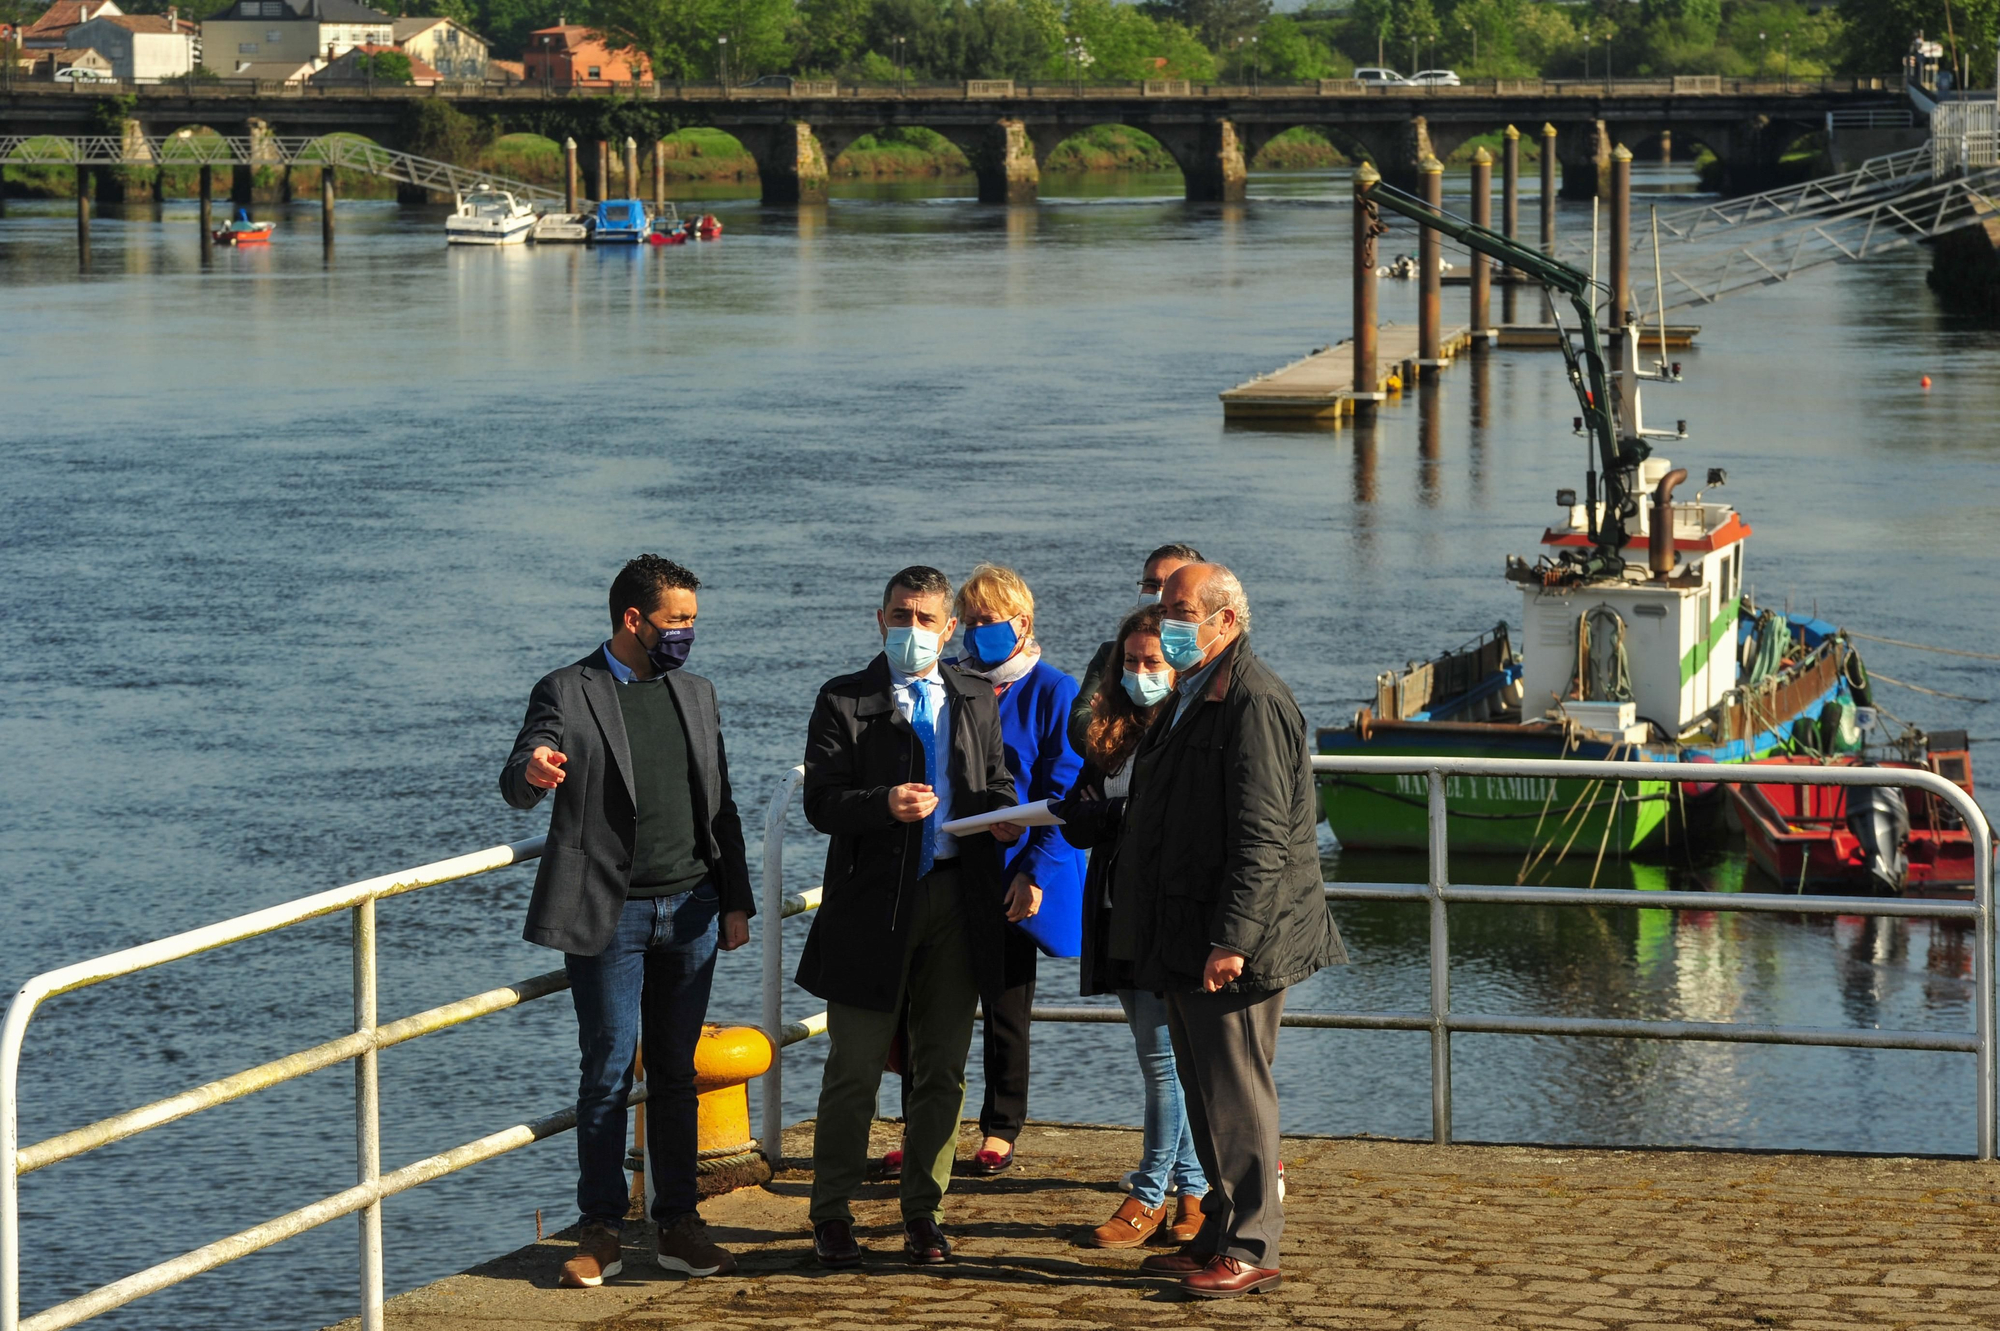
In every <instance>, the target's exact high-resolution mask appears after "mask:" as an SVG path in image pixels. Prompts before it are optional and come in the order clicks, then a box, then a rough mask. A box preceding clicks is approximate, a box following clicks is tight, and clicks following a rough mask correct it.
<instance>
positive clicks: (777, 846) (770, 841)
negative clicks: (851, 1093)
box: [757, 766, 806, 1170]
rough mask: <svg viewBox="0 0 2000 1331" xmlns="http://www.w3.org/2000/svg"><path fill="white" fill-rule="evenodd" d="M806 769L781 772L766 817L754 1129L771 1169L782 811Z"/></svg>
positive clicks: (777, 1113) (780, 1081) (776, 1115)
mask: <svg viewBox="0 0 2000 1331" xmlns="http://www.w3.org/2000/svg"><path fill="white" fill-rule="evenodd" d="M805 775H806V769H805V768H804V767H803V766H800V767H794V768H793V769H792V770H791V771H789V772H787V773H785V781H784V784H783V785H781V786H779V787H778V793H777V794H776V795H773V796H772V797H771V807H770V808H769V809H767V810H766V811H765V813H764V900H763V904H762V905H761V906H759V907H758V909H759V910H760V911H761V912H762V913H763V916H764V961H763V971H764V973H763V976H762V977H761V978H762V980H763V988H764V1035H765V1037H766V1038H767V1039H769V1040H770V1042H771V1068H770V1071H768V1072H766V1073H765V1074H764V1077H763V1085H762V1086H761V1087H760V1088H759V1089H760V1090H761V1092H762V1103H763V1112H762V1115H761V1117H760V1119H759V1122H758V1124H757V1131H758V1133H759V1134H760V1135H761V1137H762V1140H763V1144H764V1158H765V1159H766V1160H769V1161H770V1162H771V1168H772V1169H774V1170H775V1169H782V1168H783V1167H784V1159H785V810H786V809H787V808H788V807H790V805H791V802H792V792H793V791H795V790H797V789H798V788H799V783H800V782H802V781H804V780H805Z"/></svg>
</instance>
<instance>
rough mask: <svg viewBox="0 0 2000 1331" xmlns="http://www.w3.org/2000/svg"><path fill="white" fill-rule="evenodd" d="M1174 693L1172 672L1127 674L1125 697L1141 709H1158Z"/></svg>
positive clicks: (1136, 671) (1130, 672)
mask: <svg viewBox="0 0 2000 1331" xmlns="http://www.w3.org/2000/svg"><path fill="white" fill-rule="evenodd" d="M1173 691H1174V676H1173V672H1172V671H1168V670H1162V671H1160V672H1159V673H1158V674H1157V675H1149V674H1146V673H1145V672H1143V671H1138V670H1127V671H1126V672H1125V696H1126V697H1128V698H1130V699H1131V700H1132V701H1133V702H1135V703H1137V704H1138V705H1139V706H1141V707H1157V706H1159V705H1160V704H1161V703H1163V702H1165V701H1166V700H1167V695H1169V694H1171V693H1172V692H1173Z"/></svg>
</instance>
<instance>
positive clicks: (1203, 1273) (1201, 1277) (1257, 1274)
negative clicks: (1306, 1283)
mask: <svg viewBox="0 0 2000 1331" xmlns="http://www.w3.org/2000/svg"><path fill="white" fill-rule="evenodd" d="M1284 1283H1285V1278H1284V1276H1282V1275H1280V1274H1279V1273H1278V1272H1277V1271H1275V1270H1263V1269H1260V1268H1258V1267H1255V1266H1252V1265H1250V1264H1249V1263H1248V1262H1239V1261H1237V1260H1236V1259H1235V1258H1234V1257H1224V1256H1222V1255H1220V1254H1217V1255H1216V1256H1214V1257H1211V1258H1209V1259H1208V1265H1207V1266H1204V1267H1202V1268H1201V1270H1199V1271H1197V1272H1195V1273H1194V1274H1193V1275H1191V1276H1189V1277H1188V1278H1187V1279H1185V1280H1183V1281H1181V1288H1182V1289H1184V1290H1186V1291H1187V1292H1188V1293H1190V1294H1192V1295H1194V1296H1195V1297H1196V1298H1198V1299H1235V1298H1241V1297H1242V1296H1243V1295H1245V1294H1262V1293H1263V1292H1264V1291H1265V1290H1269V1289H1276V1288H1277V1287H1278V1286H1280V1285H1282V1284H1284Z"/></svg>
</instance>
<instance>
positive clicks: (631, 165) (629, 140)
mask: <svg viewBox="0 0 2000 1331" xmlns="http://www.w3.org/2000/svg"><path fill="white" fill-rule="evenodd" d="M625 197H626V198H628V199H636V198H638V197H639V140H637V139H635V138H633V137H632V136H631V135H630V134H627V135H626V136H625Z"/></svg>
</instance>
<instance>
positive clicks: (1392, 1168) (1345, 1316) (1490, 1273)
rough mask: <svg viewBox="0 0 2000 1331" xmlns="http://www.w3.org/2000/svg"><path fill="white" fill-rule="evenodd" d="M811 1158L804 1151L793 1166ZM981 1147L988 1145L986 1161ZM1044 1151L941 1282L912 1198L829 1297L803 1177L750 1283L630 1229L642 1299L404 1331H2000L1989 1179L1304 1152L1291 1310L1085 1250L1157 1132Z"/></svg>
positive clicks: (748, 1266) (776, 1197)
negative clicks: (1119, 1184)
mask: <svg viewBox="0 0 2000 1331" xmlns="http://www.w3.org/2000/svg"><path fill="white" fill-rule="evenodd" d="M892 1131H893V1129H892V1128H891V1127H890V1126H889V1125H878V1128H877V1147H878V1149H880V1148H881V1147H883V1146H886V1145H887V1144H889V1142H890V1140H891V1135H890V1134H891V1132H892ZM809 1133H810V1129H809V1128H798V1129H793V1130H792V1131H790V1132H788V1133H787V1134H786V1149H787V1152H788V1154H789V1155H790V1157H791V1158H792V1159H795V1160H796V1159H799V1158H801V1157H803V1156H805V1155H806V1154H807V1152H808V1150H809V1148H810V1135H809ZM975 1147H976V1142H975V1141H974V1140H973V1138H972V1135H971V1129H970V1126H969V1125H968V1129H967V1133H966V1135H965V1136H964V1138H963V1139H962V1141H961V1158H965V1157H968V1156H969V1155H970V1154H971V1151H972V1150H973V1149H974V1148H975ZM1020 1151H1021V1155H1020V1161H1019V1163H1017V1164H1016V1166H1015V1168H1014V1170H1013V1171H1011V1172H1009V1173H1007V1174H1003V1175H1001V1176H1000V1177H998V1178H994V1179H974V1178H961V1179H959V1180H956V1181H955V1182H954V1184H953V1187H952V1192H951V1195H950V1197H949V1198H948V1200H947V1206H948V1208H949V1214H948V1215H947V1218H946V1225H947V1230H948V1232H949V1233H950V1234H951V1236H952V1238H953V1240H954V1241H955V1243H956V1245H957V1253H958V1257H957V1261H956V1262H955V1264H954V1265H953V1266H951V1267H948V1268H945V1269H944V1270H943V1271H942V1272H941V1273H931V1272H925V1273H922V1274H919V1273H917V1272H915V1271H913V1270H912V1269H911V1268H909V1267H906V1266H904V1265H903V1264H902V1262H901V1260H900V1241H901V1240H900V1229H899V1226H898V1225H897V1213H896V1205H895V1200H894V1196H893V1193H892V1190H891V1187H890V1185H887V1184H875V1185H871V1186H870V1189H869V1195H868V1196H867V1197H866V1198H864V1199H862V1200H861V1201H860V1202H859V1203H858V1205H857V1207H856V1210H857V1218H858V1220H859V1222H860V1226H861V1237H862V1242H863V1245H864V1246H865V1247H870V1248H872V1249H873V1255H872V1256H871V1257H870V1258H869V1259H868V1262H867V1264H866V1265H865V1266H864V1267H863V1269H862V1270H861V1271H859V1272H823V1271H821V1270H820V1269H819V1268H818V1267H817V1266H816V1265H815V1264H814V1262H813V1260H812V1255H811V1251H810V1244H809V1236H808V1233H807V1227H806V1223H805V1212H806V1189H807V1185H808V1179H809V1176H808V1174H807V1173H806V1172H805V1171H804V1170H798V1169H794V1170H788V1171H786V1172H785V1173H783V1174H780V1175H779V1176H778V1177H777V1178H776V1179H774V1180H773V1181H772V1183H771V1184H770V1185H769V1186H768V1187H765V1188H752V1189H745V1190H743V1191H740V1192H736V1193H732V1194H730V1195H728V1196H725V1197H720V1198H717V1199H715V1200H713V1201H711V1202H709V1203H708V1204H707V1205H706V1206H705V1207H704V1211H705V1213H706V1214H707V1216H708V1218H709V1223H710V1225H711V1227H712V1229H713V1230H714V1232H715V1234H716V1236H717V1237H718V1239H719V1240H721V1241H722V1242H724V1243H725V1244H727V1245H729V1246H730V1247H731V1248H733V1249H734V1250H735V1251H736V1252H737V1253H738V1255H739V1257H740V1259H741V1263H742V1270H741V1271H740V1273H739V1274H737V1275H735V1276H731V1277H727V1278H714V1279H709V1280H686V1279H683V1278H680V1277H678V1276H674V1275H670V1274H669V1273H667V1272H665V1271H662V1270H661V1269H659V1267H658V1266H656V1265H655V1264H654V1263H653V1260H652V1252H651V1233H650V1231H649V1230H646V1231H643V1232H637V1233H635V1232H634V1231H633V1230H631V1229H628V1231H627V1233H628V1236H629V1239H628V1246H627V1249H626V1261H625V1272H624V1274H623V1275H622V1276H620V1277H618V1278H616V1279H614V1280H612V1281H610V1282H607V1283H606V1284H605V1285H604V1286H603V1287H602V1288H600V1289H594V1290H566V1289H561V1288H559V1287H557V1286H556V1283H555V1274H556V1268H557V1267H558V1266H559V1265H560V1263H561V1262H562V1260H563V1259H564V1257H565V1256H566V1255H567V1253H568V1251H569V1247H568V1245H567V1243H565V1242H564V1241H563V1240H564V1239H565V1238H567V1235H559V1236H551V1237H550V1238H549V1239H548V1240H546V1241H545V1242H543V1243H540V1244H536V1245H531V1246H529V1247H527V1248H523V1249H521V1250H520V1251H518V1252H515V1253H512V1254H510V1255H508V1256H506V1257H503V1258H500V1259H499V1260H497V1261H494V1262H490V1263H488V1264H486V1265H484V1266H480V1267H475V1268H474V1269H472V1270H470V1271H468V1272H466V1273H465V1274H463V1275H460V1276H454V1277H452V1278H450V1279H448V1280H443V1281H440V1282H438V1283H437V1284H435V1285H431V1286H429V1287H427V1288H425V1289H420V1290H415V1291H412V1292H411V1293H409V1294H405V1295H403V1296H401V1297H399V1298H397V1299H395V1300H394V1301H393V1302H392V1303H391V1304H390V1308H389V1312H390V1317H389V1326H390V1327H391V1328H394V1331H495V1329H496V1328H499V1327H503V1326H504V1327H520V1328H524V1331H566V1329H567V1328H572V1327H575V1328H581V1327H591V1328H601V1329H602V1331H642V1329H643V1331H654V1329H656V1328H668V1327H697V1326H699V1327H712V1328H745V1329H746V1331H748V1329H750V1328H756V1329H758V1331H783V1329H787V1328H794V1327H797V1328H805V1327H811V1328H814V1331H932V1329H933V1328H938V1327H973V1326H981V1327H986V1326H992V1327H1007V1328H1049V1329H1050V1331H1056V1329H1058V1328H1062V1329H1065V1331H1084V1329H1085V1328H1097V1327H1154V1326H1158V1327H1169V1326H1171V1327H1182V1326H1202V1327H1207V1326H1214V1327H1261V1326H1313V1327H1357V1328H1384V1329H1385V1331H1391V1329H1393V1331H1402V1329H1403V1328H1409V1329H1410V1331H1424V1329H1427V1328H1439V1329H1440V1331H1442V1329H1443V1328H1486V1327H1561V1328H1576V1329H1577V1331H1591V1329H1594V1328H1618V1329H1620V1331H1646V1329H1647V1328H1664V1327H1674V1328H1686V1327H1785V1328H1796V1329H1797V1331H1820V1329H1822V1328H1825V1329H1829V1331H1830V1329H1832V1328H1848V1327H1895V1328H1923V1327H2000V1166H1994V1165H1981V1164H1978V1163H1977V1162H1973V1161H1965V1160H1926V1159H1889V1158H1880V1157H1868V1158H1856V1157H1846V1156H1809V1155H1763V1154H1754V1155H1753V1154H1733V1153H1722V1152H1703V1151H1596V1150H1566V1149H1552V1148H1547V1147H1516V1146H1455V1147H1448V1148H1445V1149H1442V1150H1439V1149H1435V1148H1433V1147H1430V1146H1426V1145H1423V1144H1420V1143H1408V1142H1386V1141H1375V1140H1365V1139H1364V1140H1356V1139H1351V1138H1338V1139H1336V1138H1315V1137H1308V1138H1288V1139H1287V1141H1286V1148H1285V1159H1286V1177H1287V1181H1288V1186H1289V1189H1290V1192H1289V1196H1288V1199H1287V1220H1288V1223H1287V1227H1286V1230H1285V1245H1284V1267H1285V1285H1284V1287H1283V1289H1282V1290H1280V1291H1278V1292H1276V1293H1274V1294H1270V1295H1264V1296H1253V1297H1250V1298H1244V1299H1237V1300H1234V1301H1231V1302H1226V1303H1189V1302H1184V1301H1183V1300H1182V1299H1181V1296H1180V1295H1179V1293H1178V1292H1177V1291H1175V1290H1173V1289H1172V1288H1171V1287H1170V1286H1169V1285H1167V1284H1166V1283H1165V1282H1161V1281H1156V1280H1148V1279H1145V1278H1142V1277H1140V1276H1139V1275H1138V1274H1137V1272H1136V1269H1135V1268H1136V1267H1137V1266H1138V1264H1139V1262H1140V1260H1141V1259H1142V1258H1143V1257H1144V1256H1145V1255H1146V1250H1144V1249H1133V1250H1129V1251H1122V1252H1105V1251H1099V1250H1096V1249H1092V1248H1083V1247H1079V1246H1077V1245H1076V1241H1075V1240H1076V1237H1077V1235H1078V1234H1079V1233H1081V1232H1084V1231H1087V1230H1088V1229H1089V1227H1091V1226H1093V1225H1095V1224H1097V1223H1099V1222H1100V1221H1102V1220H1104V1219H1105V1218H1106V1217H1107V1216H1109V1215H1110V1214H1111V1211H1112V1210H1113V1209H1114V1207H1115V1205H1116V1203H1117V1200H1118V1194H1117V1192H1116V1190H1115V1185H1114V1184H1113V1182H1112V1180H1115V1179H1116V1178H1117V1177H1118V1175H1119V1174H1120V1173H1122V1172H1123V1171H1124V1170H1125V1169H1127V1168H1129V1167H1130V1165H1131V1164H1132V1163H1133V1162H1134V1161H1135V1160H1136V1158H1137V1151H1138V1134H1137V1133H1136V1132H1133V1131H1130V1130H1127V1129H1116V1128H1092V1127H1073V1126H1057V1125H1043V1124H1036V1125H1031V1126H1030V1127H1029V1129H1028V1131H1027V1132H1026V1133H1025V1134H1023V1136H1022V1139H1021V1145H1020ZM635 1228H640V1227H635ZM355 1325H356V1324H355V1323H353V1322H347V1323H343V1324H342V1327H343V1328H346V1327H353V1326H355Z"/></svg>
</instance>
